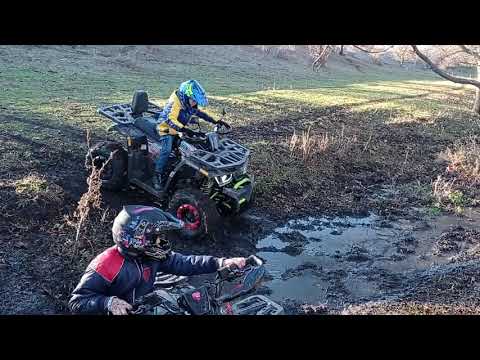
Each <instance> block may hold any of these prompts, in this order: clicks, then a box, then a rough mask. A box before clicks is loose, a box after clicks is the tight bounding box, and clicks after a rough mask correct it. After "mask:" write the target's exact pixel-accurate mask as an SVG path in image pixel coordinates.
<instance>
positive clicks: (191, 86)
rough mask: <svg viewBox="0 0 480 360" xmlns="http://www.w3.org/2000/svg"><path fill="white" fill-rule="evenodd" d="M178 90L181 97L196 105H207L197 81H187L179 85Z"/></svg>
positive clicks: (205, 96)
mask: <svg viewBox="0 0 480 360" xmlns="http://www.w3.org/2000/svg"><path fill="white" fill-rule="evenodd" d="M178 90H179V91H180V92H181V93H182V95H184V96H186V97H189V98H191V99H193V100H195V101H196V102H197V103H198V105H200V106H207V105H208V99H207V94H206V93H205V90H204V89H203V87H202V85H200V83H199V82H198V81H197V80H188V81H185V82H183V83H181V84H180V87H179V88H178Z"/></svg>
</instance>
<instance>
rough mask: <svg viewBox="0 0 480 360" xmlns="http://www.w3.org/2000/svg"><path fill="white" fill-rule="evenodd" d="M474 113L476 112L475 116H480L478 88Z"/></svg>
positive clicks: (479, 91) (479, 92)
mask: <svg viewBox="0 0 480 360" xmlns="http://www.w3.org/2000/svg"><path fill="white" fill-rule="evenodd" d="M473 111H474V112H475V114H479V115H480V88H477V91H476V94H475V104H474V105H473Z"/></svg>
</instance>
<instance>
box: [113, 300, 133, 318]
mask: <svg viewBox="0 0 480 360" xmlns="http://www.w3.org/2000/svg"><path fill="white" fill-rule="evenodd" d="M131 309H132V305H130V304H129V303H128V302H126V301H124V300H122V299H119V298H117V297H116V296H114V297H112V298H111V299H110V301H109V302H108V311H109V312H111V313H112V314H113V315H128V310H131Z"/></svg>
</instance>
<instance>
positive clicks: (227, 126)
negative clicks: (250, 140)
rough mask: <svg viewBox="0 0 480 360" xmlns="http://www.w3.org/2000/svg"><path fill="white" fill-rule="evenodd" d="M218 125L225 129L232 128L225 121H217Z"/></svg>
mask: <svg viewBox="0 0 480 360" xmlns="http://www.w3.org/2000/svg"><path fill="white" fill-rule="evenodd" d="M217 125H220V126H224V127H226V128H227V129H230V128H231V126H230V125H228V124H227V123H226V122H225V121H223V120H218V121H217Z"/></svg>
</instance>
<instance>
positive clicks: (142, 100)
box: [132, 90, 148, 119]
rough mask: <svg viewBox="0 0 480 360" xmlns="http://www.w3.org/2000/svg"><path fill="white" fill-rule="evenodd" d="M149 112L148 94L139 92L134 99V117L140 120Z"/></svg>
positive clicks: (136, 92)
mask: <svg viewBox="0 0 480 360" xmlns="http://www.w3.org/2000/svg"><path fill="white" fill-rule="evenodd" d="M147 110H148V94H147V92H146V91H143V90H137V91H135V93H134V94H133V99H132V117H133V118H135V119H136V118H138V117H141V116H142V115H143V113H144V112H146V111H147Z"/></svg>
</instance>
